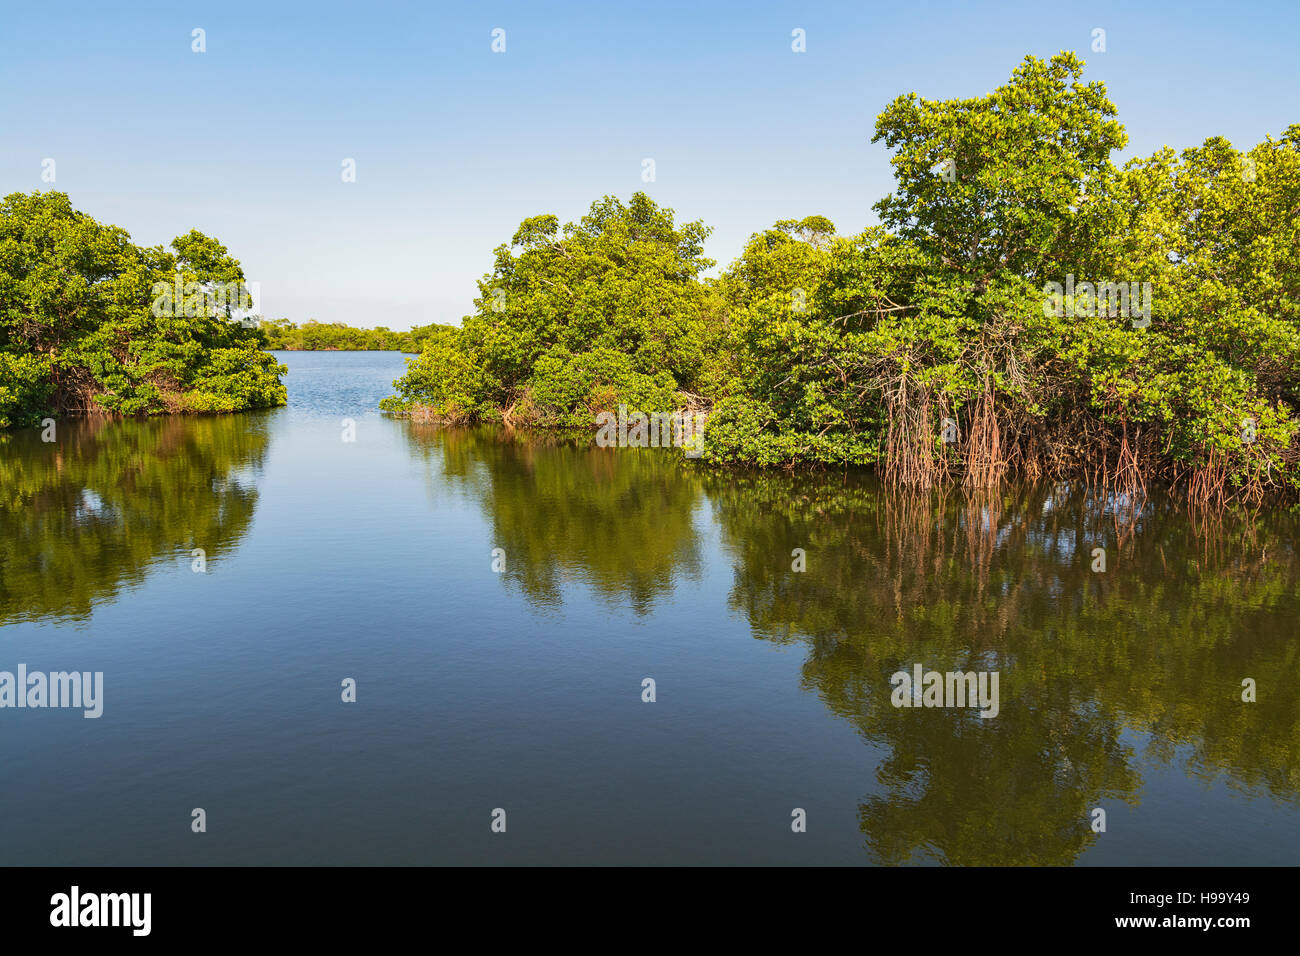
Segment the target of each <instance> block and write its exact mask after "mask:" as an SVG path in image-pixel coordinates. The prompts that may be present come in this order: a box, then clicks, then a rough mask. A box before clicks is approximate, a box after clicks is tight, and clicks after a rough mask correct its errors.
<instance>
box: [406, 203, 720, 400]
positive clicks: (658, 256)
mask: <svg viewBox="0 0 1300 956" xmlns="http://www.w3.org/2000/svg"><path fill="white" fill-rule="evenodd" d="M707 236H708V230H707V229H706V228H705V227H704V226H702V225H701V224H699V223H687V224H685V225H683V226H680V227H678V226H677V225H675V224H674V221H673V213H672V210H670V209H661V208H660V207H659V206H657V205H655V203H654V202H652V201H651V200H650V198H649V197H648V196H646V195H645V194H644V193H637V194H635V195H634V196H633V197H632V199H631V201H630V202H629V203H628V204H626V205H624V204H623V203H622V202H620V201H619V200H618V199H615V198H613V197H610V196H607V197H605V198H604V199H602V200H600V201H598V202H596V203H593V204H592V206H591V210H590V211H589V212H588V213H587V215H586V216H584V217H583V218H582V220H581V221H580V222H578V223H576V224H575V223H569V224H567V225H565V226H564V227H563V229H561V227H560V225H559V220H558V219H557V218H556V217H555V216H533V217H531V218H529V219H525V220H524V221H523V222H522V223H521V224H520V226H519V229H518V230H517V231H516V232H515V235H514V237H513V238H512V239H511V242H510V245H508V246H506V245H503V246H500V247H498V248H497V250H496V253H495V255H496V262H495V265H494V268H493V271H492V273H491V274H490V275H487V276H484V277H483V279H482V280H480V282H479V292H480V295H479V298H478V299H477V300H476V303H475V304H476V306H477V311H476V313H475V314H474V315H471V316H467V317H466V318H465V320H464V322H463V323H462V326H461V329H460V330H459V332H458V334H457V335H455V336H440V337H438V338H436V339H434V338H431V339H430V340H429V341H428V342H427V343H426V345H425V348H424V352H423V354H422V355H421V357H420V359H418V360H417V361H415V362H412V363H410V369H409V371H408V373H407V375H406V376H405V377H404V378H403V379H400V380H399V381H397V382H396V383H394V385H395V387H396V388H397V391H398V394H397V395H396V396H394V397H393V398H391V399H388V400H386V401H385V403H384V405H383V407H384V408H385V409H386V410H388V411H392V412H396V413H399V414H412V415H426V416H429V417H433V418H442V419H449V420H459V419H462V418H464V419H470V420H486V419H493V418H500V419H504V420H506V421H511V422H520V423H535V424H540V425H553V426H568V425H573V424H580V425H590V424H591V422H592V413H593V411H599V410H609V409H610V408H611V407H616V406H617V405H618V404H619V403H620V402H622V403H625V404H628V405H629V407H630V408H632V409H633V410H640V411H655V410H664V409H670V408H673V407H676V405H677V402H676V400H675V399H674V398H673V397H672V395H673V393H674V392H675V391H677V390H678V389H686V390H689V389H691V388H692V387H694V386H695V385H696V381H697V376H698V372H699V370H700V368H701V366H702V365H703V360H704V354H703V352H704V342H705V341H706V329H705V310H704V303H705V302H706V300H707V298H708V292H707V290H706V289H705V287H704V285H703V284H702V283H701V282H700V281H699V275H700V273H701V272H702V271H703V270H704V269H707V268H708V267H709V266H711V265H712V264H713V263H712V261H711V260H709V259H706V258H704V256H703V249H704V240H705V238H706V237H707ZM516 250H518V251H517V252H516Z"/></svg>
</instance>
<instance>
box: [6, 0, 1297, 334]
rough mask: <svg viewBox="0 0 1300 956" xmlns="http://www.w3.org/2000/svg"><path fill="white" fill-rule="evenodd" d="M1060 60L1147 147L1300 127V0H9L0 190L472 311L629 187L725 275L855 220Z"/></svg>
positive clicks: (434, 316)
mask: <svg viewBox="0 0 1300 956" xmlns="http://www.w3.org/2000/svg"><path fill="white" fill-rule="evenodd" d="M1098 27H1100V28H1102V29H1104V30H1105V31H1106V51H1105V52H1104V53H1103V52H1093V50H1092V49H1091V47H1092V43H1093V39H1092V31H1093V30H1094V28H1098ZM194 28H202V29H203V30H204V31H205V32H206V46H207V50H206V52H205V53H201V54H200V53H194V52H193V51H192V50H191V44H192V39H191V31H192V30H193V29H194ZM495 28H501V29H504V30H505V31H506V33H505V39H506V50H505V52H504V53H493V52H492V49H491V45H492V31H493V29H495ZM795 28H800V29H803V30H804V31H805V33H806V38H807V40H806V44H807V52H805V53H794V52H792V50H791V31H792V30H794V29H795ZM1062 49H1070V50H1075V51H1077V52H1078V53H1079V54H1080V55H1081V56H1082V57H1083V58H1084V59H1085V60H1087V62H1088V69H1087V73H1086V77H1087V78H1089V79H1099V80H1102V81H1103V82H1105V84H1106V85H1107V88H1108V90H1109V92H1110V96H1111V98H1112V100H1113V101H1114V102H1115V104H1116V106H1117V107H1118V109H1119V118H1120V120H1121V121H1122V122H1123V123H1124V124H1125V126H1126V127H1127V129H1128V133H1129V138H1130V139H1129V146H1128V148H1127V150H1126V152H1125V157H1121V158H1127V157H1128V156H1134V155H1145V154H1148V153H1150V152H1152V151H1153V150H1155V149H1157V148H1159V147H1160V146H1162V145H1166V144H1167V145H1170V146H1174V147H1176V148H1179V149H1181V148H1183V147H1186V146H1190V145H1195V144H1197V143H1200V142H1201V141H1202V140H1204V139H1205V138H1206V137H1207V136H1211V135H1223V136H1226V137H1228V139H1230V140H1231V141H1232V142H1233V143H1234V144H1235V145H1237V146H1238V147H1246V146H1249V145H1253V144H1254V143H1256V142H1258V141H1260V140H1262V139H1263V138H1264V137H1265V135H1266V134H1269V133H1271V134H1273V135H1275V136H1276V135H1277V134H1279V133H1280V132H1281V131H1282V130H1283V129H1285V128H1286V126H1287V125H1288V124H1290V123H1293V122H1300V65H1298V63H1300V56H1298V55H1297V54H1298V53H1300V3H1295V2H1257V3H1252V2H1239V3H1235V4H1233V5H1231V6H1225V5H1219V4H1212V3H1203V4H1201V3H1173V2H1165V0H1154V2H1147V3H1140V4H1139V3H1133V4H1121V3H1099V2H1088V3H1058V4H1053V3H1049V2H1038V3H982V2H976V0H946V2H914V3H891V4H875V3H865V2H861V0H859V2H847V3H761V2H759V3H755V2H744V3H741V2H734V3H708V2H700V0H697V2H690V3H674V2H663V0H655V2H650V3H637V4H621V3H615V2H605V3H545V2H541V0H532V2H527V3H455V4H451V3H433V2H426V3H410V4H407V3H386V2H371V3H333V2H313V3H276V2H268V0H263V2H259V3H242V2H222V3H213V4H206V3H196V4H187V3H182V2H170V3H148V2H144V3H131V4H125V5H119V4H111V3H102V2H100V3H94V4H91V3H85V4H64V3H57V2H53V3H45V2H39V3H38V2H23V3H16V2H13V0H0V193H2V194H8V193H10V192H14V191H31V190H34V189H49V188H55V189H59V190H62V191H65V192H67V193H69V194H70V196H71V197H72V200H73V203H74V205H76V206H77V207H78V208H80V209H82V210H84V211H85V212H88V213H90V214H91V215H93V216H95V217H97V218H99V219H102V220H106V221H109V222H113V223H116V224H118V225H120V226H123V227H125V228H126V229H127V230H129V231H130V232H131V234H132V236H133V237H134V238H135V239H136V241H138V242H142V243H147V244H155V243H166V242H168V241H170V239H171V238H172V237H173V236H176V235H178V234H181V233H184V232H186V231H188V230H189V229H191V228H197V229H200V230H202V231H203V232H206V233H208V234H209V235H213V236H215V237H217V238H218V239H220V240H221V241H222V242H224V243H225V244H226V245H227V246H228V247H229V248H230V250H231V252H232V254H234V255H235V256H236V257H237V258H238V259H240V260H241V262H242V263H243V265H244V270H245V272H246V274H247V275H248V278H249V279H250V280H252V281H253V282H256V283H258V285H259V286H260V289H261V294H262V302H261V309H260V311H263V312H264V313H265V314H266V315H268V316H276V317H278V316H286V317H288V318H291V319H294V320H295V321H298V322H302V321H305V320H306V319H308V318H317V319H319V320H321V321H344V322H347V323H349V324H352V325H362V326H375V325H387V326H389V327H390V328H407V327H409V326H411V325H413V324H423V323H426V322H434V321H439V322H457V321H458V320H459V318H460V316H462V315H463V314H465V313H466V312H468V311H470V310H471V308H472V306H471V299H472V298H473V296H474V294H475V291H476V287H475V281H476V280H477V279H478V278H479V277H480V276H481V275H482V274H483V273H484V272H486V271H487V270H488V269H489V268H490V265H491V251H492V249H493V248H494V247H495V246H496V245H498V244H500V243H501V242H504V241H508V240H509V238H510V236H511V235H512V234H513V233H514V230H515V228H516V227H517V226H518V224H519V221H520V220H521V219H523V218H525V217H526V216H530V215H536V214H539V213H554V214H556V215H558V216H559V217H560V219H561V221H568V220H571V219H576V218H578V217H579V216H581V215H582V213H583V212H584V211H585V210H586V208H587V207H588V206H589V205H590V203H591V201H592V200H593V199H596V198H598V197H600V196H601V195H604V194H606V193H612V194H616V195H618V196H621V197H623V198H625V199H626V198H627V197H628V196H629V195H631V193H633V192H634V191H636V190H638V189H645V190H646V191H647V192H648V193H649V194H650V195H651V196H652V197H653V198H654V199H655V200H656V201H657V202H660V203H662V204H664V205H668V206H671V207H672V208H674V209H675V210H676V211H677V215H678V218H679V220H690V219H702V220H703V221H704V222H705V223H706V224H708V225H710V226H713V227H714V233H713V236H712V238H711V239H710V242H709V244H708V253H709V255H710V256H712V257H713V258H715V259H717V260H719V262H720V263H722V264H726V263H727V262H729V261H730V260H731V259H733V258H734V257H735V256H736V255H737V254H738V253H739V252H740V250H741V248H742V246H743V244H744V242H745V239H746V238H747V237H748V236H749V235H750V234H751V233H753V232H755V231H757V230H760V229H762V228H764V227H766V226H768V225H770V224H771V223H772V222H774V221H775V220H777V219H783V218H801V217H803V216H806V215H810V214H814V213H818V214H822V215H826V216H829V217H830V218H831V219H832V220H833V221H834V222H835V223H836V225H837V226H838V228H839V231H840V232H841V233H844V234H849V233H855V232H857V231H859V230H861V229H862V228H863V227H864V226H867V225H869V224H872V223H874V222H875V221H876V217H875V214H874V212H873V211H872V209H871V206H872V204H873V203H874V202H875V201H876V200H877V199H879V198H880V197H881V196H883V195H885V194H886V193H887V192H889V190H890V189H891V187H892V182H893V181H892V176H891V174H890V167H889V154H888V152H887V151H886V150H885V148H884V147H883V146H882V145H872V144H871V142H870V140H871V135H872V128H873V124H874V121H875V116H876V114H877V113H879V112H880V111H881V109H883V108H884V106H885V105H886V104H887V103H888V102H889V101H890V100H892V99H893V98H894V97H895V96H898V95H899V94H901V93H906V92H911V91H915V92H917V93H919V94H920V95H921V96H924V97H927V98H944V97H955V96H963V97H965V96H977V95H981V94H983V93H986V92H988V91H989V90H991V89H992V88H994V87H995V86H997V85H998V84H1000V83H1001V82H1003V81H1005V79H1006V78H1007V76H1008V75H1009V74H1010V73H1011V70H1012V69H1013V68H1014V67H1015V66H1016V65H1017V64H1018V63H1019V62H1020V60H1021V59H1022V58H1023V57H1024V56H1025V55H1026V54H1028V53H1032V54H1034V55H1036V56H1041V57H1047V56H1050V55H1051V54H1053V53H1056V52H1057V51H1059V50H1062ZM46 158H51V159H54V160H55V164H56V165H55V175H56V179H55V182H54V184H53V185H51V184H48V183H44V182H42V180H41V173H42V161H43V160H44V159H46ZM345 158H352V159H355V161H356V182H354V183H344V182H343V181H342V178H341V175H340V173H341V169H342V162H343V160H344V159H345ZM645 158H652V159H653V160H654V161H655V181H654V182H652V183H646V182H643V181H642V160H643V159H645Z"/></svg>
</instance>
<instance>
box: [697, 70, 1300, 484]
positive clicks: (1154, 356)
mask: <svg viewBox="0 0 1300 956" xmlns="http://www.w3.org/2000/svg"><path fill="white" fill-rule="evenodd" d="M1082 67H1083V64H1082V62H1081V61H1080V60H1078V58H1077V57H1075V56H1074V55H1073V54H1066V53H1063V54H1061V55H1059V56H1056V57H1053V58H1052V59H1051V60H1050V61H1048V62H1043V61H1039V60H1036V59H1034V58H1032V57H1028V58H1026V60H1025V62H1024V63H1023V64H1022V65H1021V66H1020V67H1019V68H1018V69H1017V70H1016V71H1015V72H1014V73H1013V75H1012V77H1011V79H1010V81H1009V82H1008V83H1007V84H1006V85H1004V86H1002V87H1000V88H999V89H997V90H996V91H994V92H993V93H991V94H989V95H988V96H985V97H982V98H978V99H971V100H947V101H927V100H922V99H919V98H918V97H916V96H915V94H911V95H908V96H904V97H900V98H899V99H898V100H896V101H895V102H894V103H892V104H891V105H890V106H889V107H888V108H887V109H886V110H885V111H884V112H883V113H882V114H881V115H880V118H879V120H878V122H877V126H876V137H875V138H876V140H877V141H883V142H884V143H885V144H886V145H887V146H889V147H890V148H892V149H893V150H894V152H895V155H894V159H893V163H894V167H895V171H896V174H897V178H898V188H897V190H896V191H895V193H894V194H893V195H891V196H889V197H887V198H886V199H884V200H882V201H881V202H880V203H878V204H877V209H878V211H879V212H880V215H881V219H882V221H883V223H884V226H883V227H878V228H872V229H868V230H867V231H866V232H864V233H863V234H862V235H860V236H858V237H856V238H854V239H842V238H829V237H828V235H827V233H828V232H829V231H830V230H829V229H822V230H820V231H815V230H813V229H812V228H809V221H808V220H805V221H804V224H796V223H794V222H793V221H785V222H781V223H778V224H777V228H775V229H772V230H768V231H767V232H764V233H762V234H759V235H756V236H755V237H754V238H753V239H752V240H751V241H750V243H749V245H748V246H747V247H746V249H745V251H744V253H743V254H742V256H741V258H740V259H739V260H738V261H737V262H736V263H735V264H734V265H733V266H732V267H731V268H730V269H729V270H728V272H727V273H726V274H725V275H724V276H723V277H722V278H721V280H719V282H718V283H717V288H718V290H719V291H720V295H719V300H718V301H719V302H720V305H719V306H718V309H719V313H720V314H721V315H722V316H723V320H722V323H721V324H723V325H725V327H726V328H727V330H728V341H727V351H728V354H729V356H730V359H731V362H732V364H731V368H730V374H729V376H728V377H727V379H726V386H725V387H724V388H719V389H718V390H717V391H715V392H714V393H712V397H714V398H717V399H720V401H718V404H717V406H716V408H715V414H714V417H713V419H712V420H711V422H710V424H709V427H708V431H707V433H706V449H707V451H708V454H709V456H710V457H712V458H714V459H716V460H721V461H730V462H737V461H740V462H750V463H754V464H762V465H770V464H777V463H796V462H809V461H811V462H818V461H835V462H843V463H852V462H859V461H863V460H865V459H869V458H878V459H879V460H880V461H881V463H882V464H883V465H884V466H885V469H886V472H887V473H888V472H889V471H890V470H891V469H895V470H896V472H897V474H898V475H899V476H900V477H902V478H903V479H905V480H914V481H916V482H917V483H920V484H926V483H928V482H929V481H930V480H931V478H932V476H940V475H942V474H943V473H951V472H953V471H954V470H955V471H958V472H961V471H964V472H965V473H966V474H967V476H968V478H969V477H971V476H974V477H975V479H976V480H977V481H978V482H980V483H982V482H983V481H985V480H988V479H996V478H999V477H1001V476H1002V475H1004V474H1006V473H1008V472H1009V471H1010V470H1012V469H1020V470H1022V471H1024V472H1027V473H1030V474H1043V473H1049V474H1068V473H1074V472H1077V471H1079V470H1085V469H1087V470H1091V469H1097V470H1101V469H1106V470H1108V471H1110V472H1111V473H1115V474H1120V475H1121V476H1124V475H1127V477H1128V478H1130V479H1131V480H1138V476H1144V475H1159V476H1163V477H1166V478H1169V479H1173V480H1188V481H1190V482H1192V483H1193V484H1194V485H1196V486H1197V488H1198V489H1199V492H1200V493H1205V494H1219V495H1221V494H1230V493H1233V492H1234V491H1235V492H1243V491H1244V492H1248V493H1250V494H1252V495H1258V494H1260V493H1263V492H1264V491H1265V490H1268V489H1274V490H1277V489H1283V488H1285V489H1288V490H1291V491H1295V490H1297V487H1298V485H1297V475H1296V466H1297V463H1298V462H1300V449H1297V443H1296V435H1297V409H1298V408H1300V394H1298V393H1297V390H1298V389H1300V306H1298V305H1297V300H1296V292H1297V291H1298V290H1300V253H1298V252H1297V250H1300V231H1298V227H1297V222H1300V217H1297V215H1296V213H1297V211H1300V149H1298V147H1300V127H1297V126H1293V127H1291V128H1290V129H1288V131H1287V133H1286V134H1285V135H1284V136H1283V137H1282V139H1281V140H1279V141H1274V140H1272V139H1270V140H1268V141H1267V142H1266V143H1264V144H1261V145H1260V146H1257V147H1255V148H1254V149H1252V150H1250V151H1249V152H1248V153H1245V154H1242V153H1238V152H1237V151H1235V150H1233V149H1232V148H1231V146H1230V145H1229V144H1227V143H1226V142H1225V141H1223V140H1221V139H1211V140H1209V141H1207V142H1206V144H1205V145H1204V146H1202V147H1199V148H1196V149H1190V150H1187V151H1186V152H1185V153H1183V154H1182V156H1181V157H1176V156H1175V155H1174V153H1173V152H1172V151H1171V150H1164V151H1162V152H1160V153H1158V154H1156V156H1154V157H1152V158H1150V159H1146V160H1139V161H1135V162H1132V163H1130V164H1129V165H1128V166H1126V167H1125V168H1124V169H1117V168H1115V167H1114V166H1113V165H1112V164H1111V162H1110V159H1109V155H1110V153H1111V152H1112V151H1113V150H1115V149H1117V148H1119V147H1121V146H1123V144H1124V143H1125V141H1126V137H1125V134H1124V131H1123V129H1122V128H1121V127H1120V126H1119V124H1118V123H1117V122H1116V121H1115V119H1114V113H1115V110H1114V107H1113V105H1112V104H1111V103H1110V102H1109V100H1108V99H1107V98H1106V94H1105V90H1104V88H1103V87H1102V86H1101V85H1100V84H1098V83H1088V84H1084V83H1082V82H1081V81H1080V79H1079V78H1080V76H1081V73H1082ZM948 163H951V164H952V165H946V164H948ZM800 225H802V226H803V228H797V227H798V226H800ZM826 226H829V224H828V223H827V224H826ZM1076 281H1077V282H1079V283H1083V282H1089V283H1092V284H1093V286H1095V287H1097V288H1101V287H1102V286H1103V285H1104V284H1107V283H1123V284H1124V290H1125V292H1126V293H1127V292H1128V291H1129V284H1131V283H1136V284H1137V286H1138V287H1141V285H1142V284H1143V283H1149V286H1148V287H1147V288H1148V290H1149V299H1148V298H1145V297H1144V296H1143V295H1141V294H1136V293H1137V289H1134V292H1135V295H1134V296H1133V297H1132V300H1131V301H1130V302H1129V303H1128V306H1129V313H1128V314H1115V313H1116V311H1117V310H1114V309H1113V308H1111V306H1110V303H1109V302H1106V303H1104V304H1103V307H1102V308H1100V309H1099V308H1098V307H1097V304H1098V302H1097V298H1096V297H1095V296H1089V295H1087V294H1083V293H1082V292H1080V293H1077V294H1075V295H1074V296H1072V297H1071V298H1069V299H1066V298H1065V297H1064V296H1062V302H1061V308H1060V310H1059V314H1058V312H1057V311H1056V310H1054V309H1053V308H1051V307H1050V306H1052V305H1054V304H1055V302H1054V300H1053V299H1052V297H1051V295H1050V292H1049V287H1048V285H1047V283H1051V282H1055V283H1060V284H1065V283H1067V282H1068V283H1070V284H1071V285H1073V283H1074V282H1076ZM1143 302H1149V303H1150V315H1149V318H1150V319H1151V321H1150V322H1149V323H1147V322H1145V321H1134V320H1139V319H1141V318H1142V314H1141V313H1142V309H1141V303H1143ZM801 305H802V307H800V306H801ZM717 324H718V323H714V326H716V325H717ZM721 399H725V400H721ZM944 418H951V420H952V421H953V422H954V423H955V424H956V425H957V426H958V429H959V439H958V441H956V442H953V443H951V444H945V443H943V442H942V441H941V440H940V425H941V421H942V419H944ZM1125 468H1127V469H1129V471H1128V472H1125V470H1124V469H1125Z"/></svg>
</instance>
